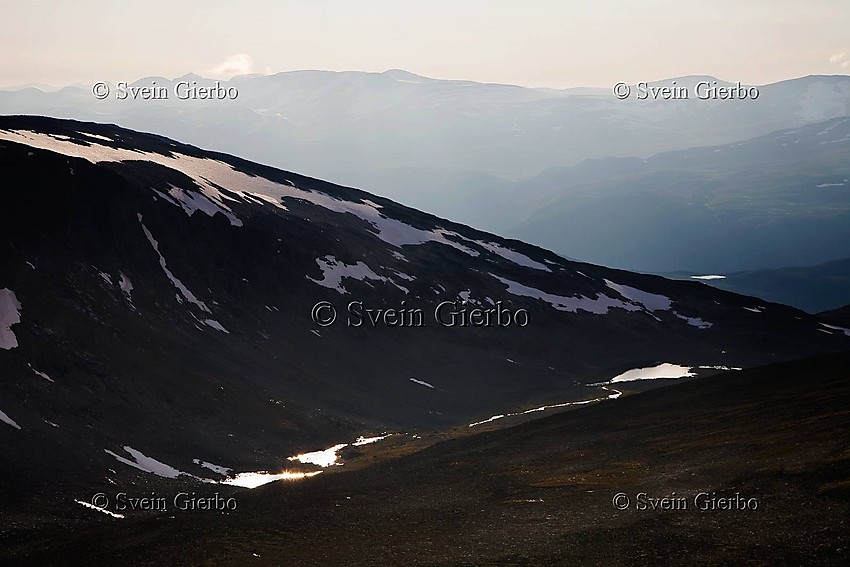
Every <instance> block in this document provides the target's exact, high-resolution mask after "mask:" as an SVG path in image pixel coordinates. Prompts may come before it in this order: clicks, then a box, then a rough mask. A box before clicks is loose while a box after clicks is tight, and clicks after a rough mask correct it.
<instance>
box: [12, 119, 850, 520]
mask: <svg viewBox="0 0 850 567" xmlns="http://www.w3.org/2000/svg"><path fill="white" fill-rule="evenodd" d="M0 174H2V177H3V185H2V189H0V227H2V237H0V375H2V376H3V377H4V379H3V380H2V381H0V420H2V422H3V423H0V436H2V437H3V440H4V441H3V442H4V447H6V449H7V450H6V451H3V452H2V454H0V478H2V479H3V482H4V483H5V482H12V480H11V479H14V485H15V486H16V490H15V491H5V492H4V493H3V494H2V496H0V504H2V506H0V508H1V509H2V510H3V513H4V514H10V513H12V512H13V511H15V510H18V511H21V510H26V511H28V512H27V513H30V512H31V511H32V510H35V509H38V510H42V511H45V514H47V517H50V518H54V517H55V516H57V515H60V516H61V515H62V514H64V513H66V512H67V514H70V516H68V517H71V518H76V517H78V516H79V515H82V516H83V517H86V515H87V514H90V511H87V510H85V509H83V507H82V506H79V505H78V504H75V503H74V499H75V498H76V499H82V500H83V501H85V499H86V498H90V497H91V494H92V492H93V491H95V489H96V488H103V489H109V490H115V486H128V485H130V484H132V483H136V484H135V486H136V487H138V486H143V487H150V488H155V487H156V486H157V485H156V484H155V483H156V482H172V480H174V479H176V480H175V482H180V483H185V484H187V485H189V486H190V487H191V486H200V485H199V484H198V483H201V480H200V479H206V480H219V481H221V480H224V478H225V475H227V474H229V472H231V473H236V472H252V471H261V470H262V471H267V470H274V471H280V470H282V469H284V468H288V467H290V466H293V465H292V461H291V460H290V459H288V458H287V457H289V456H295V455H297V454H302V453H305V452H308V451H312V450H325V449H326V448H327V447H334V446H336V445H338V444H340V446H346V447H347V446H349V445H352V443H353V442H354V440H355V439H357V438H358V437H359V436H380V435H384V434H386V433H398V434H404V433H412V432H415V431H422V430H428V429H440V428H445V427H450V426H461V427H467V425H468V424H470V423H473V422H476V421H488V420H489V419H492V418H491V417H490V416H499V415H505V414H507V413H509V412H523V411H525V412H530V411H535V412H536V411H545V409H544V408H543V406H545V405H547V404H558V403H561V404H568V403H575V402H583V403H588V401H589V400H604V399H608V398H609V397H612V396H613V397H616V396H617V395H618V394H617V393H616V391H615V390H612V389H611V388H610V387H609V386H611V385H610V384H608V381H610V380H611V379H612V378H614V377H616V376H618V375H620V374H621V373H623V372H625V371H628V370H632V369H636V368H644V367H655V366H656V365H659V364H660V363H667V364H669V365H672V366H674V367H676V365H679V366H680V367H682V368H683V369H684V371H685V372H686V374H683V375H690V373H689V372H688V371H689V370H690V369H693V371H694V373H697V374H707V373H713V372H717V371H718V370H723V369H729V368H734V367H745V366H753V365H757V364H762V363H766V362H774V361H780V360H786V359H792V358H798V357H801V356H805V355H810V354H818V353H826V352H834V351H839V350H846V349H847V348H848V347H850V336H848V335H847V331H845V330H844V329H843V328H838V327H837V326H836V327H827V326H825V325H824V324H823V322H822V321H821V320H819V319H817V318H816V317H814V316H811V315H808V314H806V313H804V312H802V311H798V310H796V309H793V308H790V307H786V306H782V305H777V304H772V303H768V302H765V301H762V300H759V299H753V298H747V297H742V296H739V295H735V294H732V293H729V292H726V291H723V290H718V289H714V288H712V287H709V286H705V285H702V284H700V283H697V282H682V281H673V280H669V279H664V278H661V277H657V276H651V275H641V274H635V273H630V272H625V271H620V270H614V269H609V268H604V267H599V266H594V265H591V264H585V263H579V262H574V261H569V260H566V259H564V258H562V257H560V256H558V255H556V254H555V253H552V252H549V251H546V250H543V249H540V248H537V247H535V246H531V245H528V244H525V243H523V242H519V241H515V240H506V239H504V238H500V237H497V236H494V235H492V234H488V233H484V232H481V231H478V230H475V229H472V228H469V227H467V226H463V225H460V224H456V223H453V222H450V221H447V220H444V219H441V218H439V217H435V216H433V215H430V214H426V213H422V212H420V211H417V210H414V209H410V208H407V207H404V206H401V205H398V204H396V203H394V202H392V201H390V200H388V199H384V198H381V197H377V196H374V195H371V194H369V193H365V192H363V191H359V190H356V189H350V188H345V187H341V186H337V185H333V184H330V183H326V182H323V181H318V180H315V179H311V178H307V177H303V176H300V175H297V174H294V173H289V172H285V171H281V170H278V169H274V168H271V167H267V166H262V165H258V164H255V163H251V162H248V161H245V160H242V159H238V158H234V157H231V156H228V155H225V154H221V153H213V152H208V151H205V150H201V149H198V148H196V147H193V146H188V145H183V144H180V143H177V142H174V141H172V140H170V139H167V138H163V137H160V136H155V135H150V134H141V133H137V132H133V131H130V130H126V129H122V128H119V127H117V126H111V125H98V124H91V123H80V122H73V121H64V120H57V119H48V118H38V117H2V118H0ZM352 301H360V302H362V306H361V307H362V309H363V310H364V311H361V313H365V309H366V308H370V309H372V312H371V313H372V314H373V315H375V317H376V319H375V321H376V323H375V324H374V326H373V323H370V322H369V316H368V315H365V314H364V316H363V317H362V318H361V320H365V321H366V323H365V324H363V325H362V326H360V327H353V326H349V325H347V322H349V321H352V320H354V321H356V317H355V318H354V319H352V315H350V314H349V311H348V310H349V308H348V307H347V306H348V305H349V303H350V302H352ZM320 302H327V303H320ZM440 305H443V307H444V309H443V311H442V313H443V314H444V317H443V321H444V322H445V321H447V320H448V321H449V322H451V321H454V322H455V324H454V325H453V326H441V325H440V324H439V322H438V321H437V320H436V318H435V316H434V312H435V310H436V309H437V307H438V306H440ZM316 306H322V307H321V308H320V309H319V311H318V312H319V313H320V314H321V313H325V314H327V313H329V311H328V309H329V306H334V307H335V308H336V310H337V313H338V315H339V318H338V320H337V322H336V323H334V324H332V325H330V326H323V324H322V322H323V321H324V319H321V318H319V319H316V318H314V317H315V315H316V313H317V311H316V309H317V307H316ZM377 309H382V310H384V311H382V313H383V315H381V314H379V313H378V312H377V311H375V310H377ZM387 309H395V310H396V313H397V314H396V316H395V319H393V318H392V317H391V318H390V321H388V320H387V319H386V310H387ZM401 309H421V311H422V316H423V325H421V326H418V325H417V326H410V325H408V326H399V325H398V323H397V321H398V317H399V315H398V310H401ZM473 309H478V310H481V311H479V315H478V316H477V317H476V316H475V315H474V314H472V310H473ZM505 310H507V311H510V312H511V313H517V315H516V317H517V318H516V319H515V320H514V321H515V324H510V325H508V326H504V325H494V324H492V323H491V324H490V325H489V326H481V317H483V315H482V313H484V312H489V313H491V315H492V317H498V318H497V319H492V320H493V321H502V320H503V319H502V317H503V315H496V313H498V312H501V311H505ZM520 310H523V311H524V312H525V313H526V314H527V319H528V320H529V322H528V324H527V325H521V324H519V323H518V321H519V320H520V318H519V314H518V312H519V311H520ZM452 312H456V313H457V315H451V313H452ZM445 317H448V318H449V319H446V318H445ZM460 317H467V321H468V320H469V319H472V320H473V321H479V323H478V324H473V325H469V324H467V325H466V326H462V325H461V324H460V321H461V319H459V318H460ZM488 317H490V316H488ZM509 317H510V315H509ZM393 320H395V321H396V323H395V324H393V323H392V321H393ZM606 384H607V385H606ZM352 446H353V445H352ZM332 452H333V451H332ZM204 463H206V465H205V464H204ZM301 470H302V471H304V470H306V471H310V470H318V469H315V468H310V467H307V468H306V469H303V468H302V469H301ZM222 471H224V472H222ZM228 471H229V472H228ZM161 477H166V478H164V479H163V478H161ZM59 493H61V494H62V499H61V503H60V502H59V500H57V497H56V495H57V494H59ZM62 506H66V507H67V508H62ZM60 509H61V510H60ZM68 509H70V511H69V510H68ZM62 510H64V511H62Z"/></svg>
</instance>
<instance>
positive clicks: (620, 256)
mask: <svg viewBox="0 0 850 567" xmlns="http://www.w3.org/2000/svg"><path fill="white" fill-rule="evenodd" d="M848 163H850V118H846V117H845V118H837V119H834V120H830V121H826V122H822V123H816V124H809V125H806V126H802V127H800V128H794V129H790V130H782V131H779V132H775V133H772V134H768V135H766V136H761V137H758V138H754V139H751V140H747V141H743V142H736V143H734V144H725V145H721V146H714V147H702V148H692V149H689V150H683V151H675V152H666V153H661V154H658V155H655V156H652V157H649V158H646V159H638V158H622V159H618V158H607V159H600V160H590V161H587V162H584V163H582V164H578V165H576V166H573V167H571V168H566V169H552V170H549V171H547V172H545V173H543V174H541V175H540V176H538V177H537V178H536V179H532V180H528V181H525V182H522V183H520V184H517V185H516V187H515V190H514V191H513V193H512V196H511V198H508V199H507V200H506V201H504V202H503V209H502V210H504V211H506V213H505V214H504V215H503V216H502V218H501V220H499V221H497V224H498V223H506V222H508V218H509V217H513V218H524V219H525V220H523V221H522V222H520V223H519V224H518V225H517V226H516V227H515V228H514V229H512V230H506V231H504V233H505V234H509V235H511V236H514V237H518V238H521V239H524V240H526V241H529V242H534V243H536V244H539V245H542V246H546V247H549V248H551V249H553V250H555V251H558V252H560V253H562V254H568V255H570V256H573V257H577V258H581V259H583V260H586V261H592V262H596V263H601V264H605V265H612V266H618V267H624V268H628V269H634V270H641V271H649V272H668V271H675V270H690V271H693V272H695V273H702V274H726V273H728V272H736V271H742V270H748V269H752V268H754V267H759V268H766V269H772V268H784V267H787V266H794V265H813V264H818V263H822V262H827V261H831V260H838V259H841V258H846V257H847V256H850V182H849V181H848V179H850V165H848ZM473 208H474V205H473V204H471V203H470V204H467V206H466V209H467V210H469V209H473ZM458 209H462V207H458ZM508 211H509V212H508ZM483 226H487V225H483Z"/></svg>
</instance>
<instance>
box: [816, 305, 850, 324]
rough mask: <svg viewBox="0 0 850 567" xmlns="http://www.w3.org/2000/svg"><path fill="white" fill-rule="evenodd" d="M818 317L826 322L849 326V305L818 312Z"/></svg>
mask: <svg viewBox="0 0 850 567" xmlns="http://www.w3.org/2000/svg"><path fill="white" fill-rule="evenodd" d="M818 317H819V318H820V319H821V320H823V321H826V322H827V323H832V324H834V325H844V326H848V327H850V305H845V306H844V307H839V308H838V309H833V310H831V311H824V312H823V313H818Z"/></svg>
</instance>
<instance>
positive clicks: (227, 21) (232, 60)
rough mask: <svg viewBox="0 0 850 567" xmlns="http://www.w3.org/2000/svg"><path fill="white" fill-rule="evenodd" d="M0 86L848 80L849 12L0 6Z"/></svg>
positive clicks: (837, 6)
mask: <svg viewBox="0 0 850 567" xmlns="http://www.w3.org/2000/svg"><path fill="white" fill-rule="evenodd" d="M0 14H2V20H0V49H2V53H3V57H2V58H0V87H2V86H18V85H23V84H30V83H44V84H50V85H54V86H64V85H68V84H74V83H81V84H90V83H93V82H95V81H112V82H116V81H128V82H132V81H134V80H136V79H139V78H142V77H147V76H165V77H168V78H173V77H178V76H182V75H185V74H186V73H190V72H193V73H198V74H200V75H203V76H206V77H210V78H229V77H230V76H232V75H235V74H242V73H265V74H269V73H277V72H281V71H291V70H299V69H325V70H334V71H345V70H358V71H376V72H380V71H385V70H387V69H394V68H398V69H405V70H408V71H411V72H414V73H417V74H420V75H426V76H429V77H436V78H446V79H467V80H475V81H482V82H496V83H511V84H518V85H526V86H539V87H554V88H566V87H575V86H597V87H609V86H611V85H613V84H614V83H617V82H620V81H625V82H629V83H634V82H638V81H653V80H659V79H664V78H670V77H677V76H682V75H713V76H716V77H718V78H721V79H724V80H727V81H732V82H734V81H741V82H743V83H747V84H765V83H770V82H775V81H779V80H783V79H788V78H793V77H799V76H803V75H810V74H850V31H848V30H850V1H847V0H688V1H684V0H678V1H669V0H644V1H640V2H637V1H627V0H608V1H602V0H596V1H587V2H577V1H571V0H525V1H518V0H509V1H504V0H451V1H445V0H430V1H427V2H415V3H414V2H410V1H406V0H358V1H357V2H355V1H352V0H311V1H307V0H303V1H286V0H278V1H260V0H243V1H240V2H234V1H232V0H227V1H221V0H213V1H205V2H185V1H180V0H169V1H162V0H147V1H144V2H140V1H135V2H128V1H121V0H113V1H107V0H74V1H73V2H70V1H65V0H62V1H44V0H0Z"/></svg>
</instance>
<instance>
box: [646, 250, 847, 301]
mask: <svg viewBox="0 0 850 567" xmlns="http://www.w3.org/2000/svg"><path fill="white" fill-rule="evenodd" d="M659 275H663V276H665V277H669V278H674V279H696V280H699V281H702V282H704V283H707V284H709V285H711V286H713V287H716V288H720V289H725V290H727V291H732V292H735V293H740V294H742V295H751V296H754V297H759V298H761V299H764V300H765V301H770V302H773V303H784V304H785V305H792V306H794V307H796V308H798V309H802V310H804V311H808V312H809V313H819V312H821V311H826V310H828V309H836V308H838V307H841V306H843V305H847V304H848V303H850V259H848V258H845V259H842V260H835V261H834V262H826V263H824V264H818V265H817V266H801V267H793V268H780V269H778V270H749V271H746V272H733V273H731V274H725V275H724V274H694V273H691V272H675V273H667V274H659Z"/></svg>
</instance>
